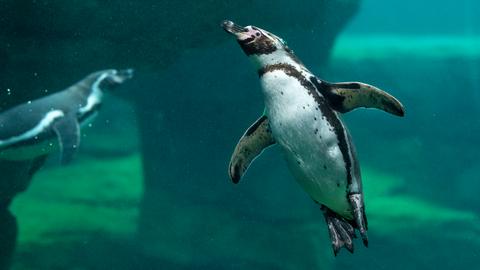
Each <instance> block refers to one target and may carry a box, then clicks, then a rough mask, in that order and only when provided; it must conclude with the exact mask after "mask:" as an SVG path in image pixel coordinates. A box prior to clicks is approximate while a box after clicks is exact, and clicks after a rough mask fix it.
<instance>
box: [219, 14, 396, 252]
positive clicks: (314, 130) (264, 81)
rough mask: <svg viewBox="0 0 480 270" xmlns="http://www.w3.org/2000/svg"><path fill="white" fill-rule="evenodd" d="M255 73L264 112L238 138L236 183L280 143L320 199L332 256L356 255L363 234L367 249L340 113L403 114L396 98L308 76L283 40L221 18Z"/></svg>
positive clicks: (354, 167)
mask: <svg viewBox="0 0 480 270" xmlns="http://www.w3.org/2000/svg"><path fill="white" fill-rule="evenodd" d="M221 25H222V27H223V29H224V30H225V31H226V32H228V33H229V34H231V35H233V36H234V37H235V38H236V40H237V42H238V43H239V45H240V47H241V49H242V50H243V52H244V53H245V54H246V55H247V56H248V57H249V58H250V60H251V61H252V62H253V64H254V65H255V68H256V69H257V72H258V76H259V78H260V84H261V88H262V92H263V97H264V103H265V110H264V113H263V115H262V116H261V117H260V118H259V119H258V120H256V121H255V123H254V124H253V125H251V126H250V127H249V128H248V129H247V131H246V132H245V133H244V134H243V136H242V137H241V138H240V140H239V142H238V144H237V145H236V147H235V149H234V152H233V154H232V157H231V160H230V164H229V176H230V178H231V180H232V181H233V183H238V182H239V181H240V179H241V178H242V176H243V175H244V174H245V172H246V171H247V169H248V167H249V166H250V164H251V163H252V162H253V160H254V159H255V158H256V157H258V156H259V155H260V154H261V153H262V152H263V150H265V149H266V148H268V147H270V146H272V145H279V147H280V148H281V150H282V152H283V154H284V157H285V159H286V161H287V164H288V168H289V170H290V172H291V173H292V175H293V176H294V178H295V180H296V181H297V182H298V183H299V184H300V186H301V187H302V188H303V189H304V190H305V191H306V192H307V193H308V195H309V196H310V197H311V198H312V199H313V200H314V202H316V203H317V204H318V205H319V206H320V207H319V208H320V209H321V211H322V212H323V215H324V218H325V222H326V224H327V227H328V231H329V235H330V240H331V244H332V248H333V253H334V255H335V256H337V254H338V252H339V251H340V250H341V249H342V248H346V249H347V250H348V251H350V252H351V253H353V251H354V245H353V238H356V237H357V236H356V231H359V233H360V235H361V237H362V240H363V244H364V245H365V246H366V247H368V236H367V229H368V228H367V227H368V225H367V218H366V214H365V204H364V196H363V191H362V180H361V175H360V165H359V162H358V160H357V155H356V152H355V146H354V145H353V142H352V138H351V136H350V133H349V132H348V130H347V128H346V127H345V124H344V123H343V121H342V119H341V118H340V114H342V113H346V112H349V111H351V110H353V109H355V108H359V107H366V108H377V109H381V110H384V111H386V112H388V113H390V114H393V115H396V116H404V114H405V112H404V107H403V105H402V104H401V103H400V102H399V101H398V100H397V99H396V98H395V97H393V96H392V95H390V94H388V93H386V92H384V91H382V90H380V89H378V88H377V87H374V86H372V85H368V84H365V83H361V82H342V83H330V82H327V81H324V80H322V79H320V78H318V77H317V76H315V75H314V74H313V73H312V72H310V71H309V70H308V69H307V68H306V67H305V66H304V64H303V63H302V62H301V61H300V59H299V58H298V57H296V56H295V54H294V52H293V51H292V50H291V49H290V48H289V47H288V46H287V45H286V43H285V42H284V41H283V39H281V38H280V37H278V36H276V35H274V34H272V33H270V32H268V31H265V30H263V29H260V28H258V27H255V26H246V27H242V26H239V25H236V24H235V23H233V22H232V21H223V22H222V24H221Z"/></svg>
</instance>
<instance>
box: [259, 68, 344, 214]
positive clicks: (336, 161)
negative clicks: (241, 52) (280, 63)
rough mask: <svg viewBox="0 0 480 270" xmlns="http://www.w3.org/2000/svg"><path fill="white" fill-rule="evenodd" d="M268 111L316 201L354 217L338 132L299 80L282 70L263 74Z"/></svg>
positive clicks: (280, 141) (298, 176) (278, 136)
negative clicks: (336, 132)
mask: <svg viewBox="0 0 480 270" xmlns="http://www.w3.org/2000/svg"><path fill="white" fill-rule="evenodd" d="M262 88H263V90H264V94H265V101H266V102H265V105H266V113H267V116H268V118H269V120H270V128H271V130H272V134H273V136H274V138H275V140H276V142H277V143H278V144H279V145H280V146H281V148H282V150H283V152H284V155H285V158H286V160H287V163H288V166H289V169H290V171H291V172H292V174H293V176H294V178H295V179H296V181H297V182H298V183H299V184H300V185H301V186H302V188H303V189H304V190H305V191H306V192H307V193H308V194H309V195H310V197H311V198H312V199H313V200H315V201H316V202H318V203H320V204H323V205H325V206H327V207H328V208H330V209H331V210H333V211H335V212H337V213H338V214H340V215H342V216H344V217H345V218H349V219H350V218H352V214H351V206H350V203H349V201H348V198H347V184H348V183H347V170H346V165H345V162H344V160H343V156H342V152H341V151H340V147H339V144H338V139H337V135H336V134H335V132H334V128H333V126H332V125H331V124H330V123H329V122H328V119H327V118H326V117H325V116H324V115H323V114H322V111H321V110H320V108H319V105H320V104H318V103H317V102H316V101H315V99H314V98H313V96H312V95H310V94H309V92H308V90H307V89H305V88H304V87H303V86H302V85H301V83H300V81H299V80H298V79H296V78H293V77H291V76H288V75H287V74H285V73H284V72H282V71H273V72H269V73H267V74H264V76H263V77H262Z"/></svg>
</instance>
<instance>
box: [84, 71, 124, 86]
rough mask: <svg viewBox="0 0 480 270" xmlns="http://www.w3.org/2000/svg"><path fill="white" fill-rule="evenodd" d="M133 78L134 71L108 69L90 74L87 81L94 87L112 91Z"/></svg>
mask: <svg viewBox="0 0 480 270" xmlns="http://www.w3.org/2000/svg"><path fill="white" fill-rule="evenodd" d="M132 77H133V69H121V70H117V69H107V70H102V71H97V72H95V73H92V74H90V75H89V76H88V77H87V79H86V80H87V81H90V83H91V85H92V87H96V88H99V89H111V88H114V87H115V86H118V85H120V84H122V83H124V82H125V81H126V80H128V79H131V78H132ZM87 84H88V83H87Z"/></svg>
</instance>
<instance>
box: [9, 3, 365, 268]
mask: <svg viewBox="0 0 480 270" xmlns="http://www.w3.org/2000/svg"><path fill="white" fill-rule="evenodd" d="M360 2H361V1H360V0H329V1H326V0H322V1H317V0H307V1H302V5H299V4H298V3H296V2H295V1H286V0H281V1H275V2H272V1H254V0H244V1H235V0H227V1H224V0H214V1H204V2H201V1H156V0H146V1H126V2H116V1H97V0H87V1H85V0H75V1H69V2H65V1H61V0H50V1H31V2H28V3H25V2H24V1H15V0H6V1H3V2H2V5H1V6H0V9H1V10H0V12H1V14H2V18H1V19H0V27H1V28H2V29H3V31H2V32H1V33H0V41H2V42H4V43H3V44H5V46H1V47H0V56H1V57H2V60H3V59H5V60H4V61H5V62H4V63H3V65H2V66H1V67H0V70H1V72H2V74H4V76H3V77H4V79H5V80H2V82H1V85H0V110H4V109H6V108H9V107H11V106H13V105H15V104H18V103H21V102H24V101H26V100H29V99H34V98H36V97H39V96H42V95H44V94H45V90H48V89H60V87H61V86H62V85H64V84H65V83H67V82H69V81H71V80H72V79H74V78H76V77H78V76H81V75H82V74H83V73H85V71H89V70H93V69H99V68H103V67H105V65H108V66H119V67H121V66H128V67H130V66H131V67H134V68H135V69H136V70H137V74H138V75H137V77H136V79H135V81H136V84H135V86H131V87H130V89H129V90H128V91H123V92H121V93H117V94H119V95H120V96H122V97H124V98H125V99H126V100H128V101H131V102H132V104H133V106H134V109H135V112H136V114H137V117H138V125H139V133H140V144H141V151H142V155H143V158H142V160H143V169H144V178H145V194H144V198H143V200H142V204H141V214H140V215H141V216H140V223H139V226H140V227H139V233H140V236H139V237H140V238H141V239H143V240H145V241H146V242H147V241H148V242H149V243H150V244H151V245H154V244H155V243H158V242H161V241H162V238H164V237H166V236H168V235H169V234H168V233H169V232H175V231H177V230H178V228H176V227H175V226H174V224H169V223H168V222H167V221H165V218H168V217H169V216H172V215H176V214H185V215H186V216H185V218H186V219H188V218H192V219H193V218H198V217H197V216H196V215H193V213H192V214H189V213H177V212H176V211H177V209H180V210H181V209H182V207H184V206H188V205H191V204H196V205H199V206H202V205H205V206H209V205H215V206H216V207H218V206H219V205H223V204H225V202H229V204H231V205H234V204H240V205H241V206H243V207H227V206H225V209H224V210H225V211H232V209H234V208H235V209H241V211H235V212H233V213H232V215H235V216H236V217H245V218H246V219H250V217H256V218H258V220H262V219H266V220H278V222H282V220H285V218H286V217H290V218H291V217H295V219H299V220H309V219H311V217H312V213H313V215H314V216H315V217H318V218H321V217H320V213H319V210H318V209H316V208H315V207H308V205H311V202H310V201H309V199H308V198H306V196H304V195H303V194H302V193H301V191H300V189H299V188H298V187H296V184H295V183H294V181H293V180H291V179H290V178H287V179H285V177H284V175H286V173H285V170H284V169H283V168H282V169H278V168H276V167H275V168H272V170H271V171H273V172H274V173H265V172H260V170H257V171H256V172H255V169H252V172H251V173H250V174H251V177H250V179H249V181H248V182H250V183H251V185H262V186H263V187H264V188H269V189H273V190H276V192H275V193H274V194H272V195H270V196H268V197H265V192H258V194H257V193H256V191H254V190H262V188H252V187H251V186H249V184H245V185H244V187H241V188H240V191H241V192H239V190H235V192H234V191H233V187H231V186H230V183H229V182H228V179H227V177H228V176H227V173H226V172H224V171H223V170H220V169H219V168H225V164H224V163H225V160H227V159H228V156H229V152H230V151H231V146H232V145H233V143H234V141H235V140H236V139H237V138H236V137H235V135H228V134H230V133H231V134H237V133H238V132H237V129H238V130H241V128H240V129H239V128H238V127H242V126H244V127H246V126H247V125H248V123H249V122H250V121H251V120H253V119H254V118H255V117H256V114H257V113H259V112H261V110H262V104H261V101H260V99H256V98H255V95H259V94H260V92H259V91H257V90H258V89H255V88H256V87H258V86H257V84H256V81H255V76H256V75H255V73H254V72H248V73H247V72H245V73H243V74H242V73H241V72H244V71H242V70H245V69H243V68H237V67H236V66H235V64H236V63H238V65H242V63H245V62H242V61H246V60H239V61H235V57H236V56H235V55H233V57H232V55H231V51H230V47H231V45H232V44H231V43H226V41H227V40H228V37H227V36H226V35H225V34H224V33H223V32H222V30H221V29H219V23H220V22H221V21H222V20H224V19H225V18H232V19H234V20H235V21H239V22H245V23H247V22H249V23H252V24H256V25H259V26H264V27H268V28H269V29H272V31H274V32H279V33H283V34H282V35H284V36H288V37H289V38H288V40H289V42H290V44H291V45H292V47H293V48H295V49H296V50H297V51H296V52H297V53H298V54H299V55H300V56H301V55H305V54H307V53H308V55H309V57H308V59H309V60H308V61H307V63H306V64H307V65H310V66H313V67H314V68H315V69H317V68H318V67H321V66H323V65H325V63H326V61H327V60H328V56H329V54H330V50H331V47H332V44H333V43H334V40H335V37H336V36H337V35H338V33H339V32H340V31H341V30H342V28H343V27H344V26H345V24H346V23H347V22H348V21H349V20H350V18H351V17H352V16H353V15H354V14H355V12H356V11H357V9H358V6H359V3H360ZM92 14H95V16H92ZM199 14H201V17H199ZM304 41H308V42H304ZM225 44H228V45H225ZM226 48H228V50H227V49H226ZM192 56H193V57H192ZM187 57H188V59H187ZM224 59H231V60H229V61H228V65H231V66H230V67H226V66H225V65H226V63H227V62H225V61H223V60H224ZM238 59H243V58H241V55H240V54H238ZM65 71H67V72H65ZM199 71H202V72H199ZM239 74H241V75H242V76H243V75H245V76H243V77H242V76H239ZM249 76H250V77H249ZM234 78H245V79H243V80H236V81H235V79H234ZM249 78H251V80H249ZM132 85H133V84H132ZM7 89H10V90H11V91H6V90H7ZM245 104H248V105H247V106H245ZM247 107H256V108H258V112H254V111H251V112H246V111H244V110H246V109H247ZM242 110H243V111H242ZM250 116H251V118H249V117H250ZM112 121H113V120H112ZM125 125H129V123H125ZM234 131H235V132H234ZM265 165H267V164H265ZM263 166H264V165H261V166H260V165H259V167H263ZM267 166H268V165H267ZM270 166H273V165H270ZM263 176H265V177H263ZM6 177H7V176H6ZM262 178H265V179H262ZM295 188H297V190H298V193H295V194H292V193H291V190H295ZM160 190H161V191H162V192H164V193H165V194H169V198H165V197H162V196H159V195H158V194H159V191H160ZM162 194H163V193H162ZM286 198H288V199H286ZM165 204H167V205H165ZM259 205H262V206H265V207H258V206H259ZM198 211H202V207H199V208H198ZM259 222H261V221H259ZM194 225H199V224H198V223H195V224H194ZM208 228H212V227H208ZM175 235H177V236H178V237H179V239H178V241H180V242H184V243H186V245H188V241H189V240H188V237H187V236H185V235H181V234H180V235H178V234H175ZM301 235H302V234H301V233H300V234H299V239H302V238H305V239H307V240H306V241H309V239H308V238H309V237H310V236H301ZM280 240H281V239H280ZM280 240H279V241H280ZM311 241H314V240H311ZM315 241H316V240H315ZM312 243H313V244H314V243H315V242H312ZM246 244H248V243H246ZM299 244H300V242H299ZM313 244H312V245H313ZM198 247H200V246H198ZM178 248H179V249H180V248H181V246H179V247H178ZM245 248H246V249H248V246H247V247H245ZM147 249H148V245H147ZM177 252H180V251H178V250H177ZM190 253H191V254H184V256H192V257H191V260H190V262H191V263H195V262H198V261H199V260H201V259H202V256H195V255H194V253H195V251H194V250H191V251H190ZM312 256H314V254H312ZM321 257H322V256H318V257H315V258H313V257H312V258H310V259H311V260H313V264H316V266H318V265H323V263H324V261H323V259H322V258H321ZM289 260H291V261H292V264H294V262H298V263H299V265H302V262H304V261H307V260H306V259H305V258H304V257H303V256H298V257H296V258H289ZM303 268H309V269H312V268H318V267H312V264H309V265H308V266H305V267H303Z"/></svg>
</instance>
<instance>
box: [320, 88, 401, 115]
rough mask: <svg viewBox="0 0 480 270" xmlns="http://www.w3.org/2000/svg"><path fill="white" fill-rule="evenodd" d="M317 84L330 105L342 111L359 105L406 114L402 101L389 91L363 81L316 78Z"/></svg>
mask: <svg viewBox="0 0 480 270" xmlns="http://www.w3.org/2000/svg"><path fill="white" fill-rule="evenodd" d="M315 85H316V86H317V88H318V89H319V91H320V92H321V93H322V94H323V96H325V97H326V98H327V99H328V101H329V103H330V106H332V108H333V109H334V110H337V111H339V112H341V113H346V112H349V111H351V110H353V109H356V108H359V107H365V108H377V109H380V110H383V111H386V112H388V113H391V114H393V115H396V116H404V115H405V110H404V108H403V105H402V103H400V101H398V100H397V99H396V98H395V97H393V96H392V95H390V94H388V93H387V92H385V91H383V90H381V89H378V88H377V87H375V86H372V85H368V84H366V83H361V82H341V83H328V82H325V81H321V80H320V79H317V80H316V83H315Z"/></svg>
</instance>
